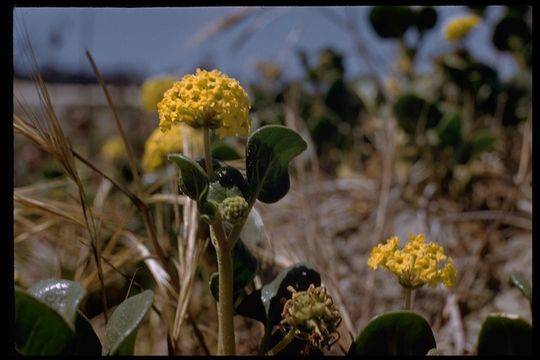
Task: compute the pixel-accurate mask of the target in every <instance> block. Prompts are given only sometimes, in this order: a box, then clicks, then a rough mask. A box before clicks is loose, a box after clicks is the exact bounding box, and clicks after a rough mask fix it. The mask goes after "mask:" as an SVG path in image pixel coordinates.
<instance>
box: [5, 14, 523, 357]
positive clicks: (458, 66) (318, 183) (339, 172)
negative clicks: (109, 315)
mask: <svg viewBox="0 0 540 360" xmlns="http://www.w3.org/2000/svg"><path fill="white" fill-rule="evenodd" d="M13 24H14V29H13V56H14V59H13V65H14V69H13V74H14V84H13V86H14V96H15V99H14V109H15V111H14V112H15V113H16V114H25V116H27V115H32V114H37V116H40V114H41V113H42V112H43V105H42V103H41V102H40V95H39V92H36V89H35V84H34V82H33V80H32V76H33V72H34V71H35V64H33V63H32V61H31V58H32V56H35V59H36V62H37V64H38V65H39V70H40V72H41V74H42V76H43V79H44V80H45V82H46V83H47V87H48V90H49V93H50V96H51V98H52V104H53V105H54V108H55V111H56V113H57V115H58V118H59V121H60V123H61V125H62V127H63V130H64V132H65V134H66V137H67V138H68V139H69V140H70V142H71V143H72V144H73V147H74V149H76V150H77V151H78V152H79V153H81V154H82V155H83V156H86V157H87V158H88V159H90V160H91V161H92V163H94V164H95V165H96V166H97V167H99V168H101V169H103V170H104V171H105V172H106V173H108V174H110V175H111V176H113V177H114V178H115V179H117V180H118V181H120V182H121V183H123V184H125V185H126V186H133V182H134V179H133V177H132V174H131V172H130V167H129V164H128V161H127V159H126V155H125V151H124V150H122V149H123V147H122V145H121V143H120V142H118V141H119V140H118V130H117V128H116V125H115V123H114V120H113V116H112V115H111V111H110V107H109V105H108V103H107V100H106V98H105V96H104V95H103V90H102V88H101V87H100V86H99V85H98V83H97V81H96V77H95V75H94V73H93V71H92V67H91V66H90V64H89V62H88V59H87V56H86V55H85V51H86V50H89V51H90V52H91V54H92V57H93V58H94V60H95V62H96V63H97V66H98V68H99V70H100V71H101V73H102V75H103V78H104V79H105V82H106V83H107V86H108V88H109V91H110V93H111V97H112V99H113V103H114V106H115V108H116V110H117V113H118V116H119V118H120V119H121V121H122V123H123V124H124V128H125V131H126V135H127V137H128V139H129V142H130V145H131V146H132V148H133V152H134V154H135V158H136V160H137V163H138V165H137V166H138V171H140V173H141V174H142V175H143V177H142V178H143V183H144V187H145V191H148V192H149V194H150V193H151V194H153V195H155V194H161V193H160V192H162V193H163V194H166V193H170V192H171V189H169V188H167V186H165V185H164V180H163V179H164V178H165V177H171V176H173V174H174V170H175V169H174V167H171V166H170V165H167V164H166V161H160V162H159V164H158V165H156V166H155V167H152V168H148V167H145V166H144V164H143V165H140V164H141V161H140V160H141V159H143V158H144V157H145V153H146V152H147V151H148V145H147V144H148V141H150V140H149V136H150V134H151V133H152V131H154V130H155V129H156V128H157V125H158V116H157V111H156V107H155V103H156V102H157V99H159V98H160V96H161V94H162V92H163V91H164V88H160V89H161V90H160V91H158V90H156V89H158V88H159V86H158V87H156V88H155V89H154V90H153V91H154V92H159V94H158V93H156V94H154V98H155V99H154V101H153V102H152V101H150V106H146V104H147V102H148V101H147V95H145V93H144V89H145V87H144V84H147V83H148V81H152V80H156V79H162V78H165V79H167V78H168V79H169V80H170V79H171V78H172V79H173V80H174V79H180V78H181V77H182V76H184V75H185V74H188V73H193V72H194V71H195V69H196V68H198V67H199V68H203V69H208V70H210V69H214V68H215V69H219V70H220V71H222V72H224V73H226V74H228V75H229V76H231V77H234V78H236V79H238V80H239V81H240V83H241V84H242V86H243V87H244V88H245V89H246V91H247V92H248V94H249V97H250V101H251V106H252V109H251V116H252V121H253V127H252V130H253V129H256V128H258V127H260V126H262V125H265V124H283V125H286V126H288V127H291V128H293V129H295V130H297V131H298V132H299V133H301V134H302V136H303V138H304V139H305V140H306V141H307V142H308V144H309V146H308V150H307V151H306V152H305V153H304V154H303V155H302V156H301V157H299V159H297V160H296V161H295V162H294V164H293V166H291V171H292V183H291V191H290V193H289V194H288V195H287V196H286V197H285V198H284V199H282V200H281V201H279V202H278V203H276V204H273V205H272V206H268V205H265V204H257V205H256V209H257V210H258V211H259V212H260V214H261V218H262V221H263V222H264V228H265V231H264V236H262V238H261V239H259V240H258V242H257V243H256V244H254V245H253V249H252V250H253V252H254V253H255V254H256V255H257V257H258V259H259V261H260V269H261V270H262V271H261V274H262V275H261V281H262V283H263V284H264V283H266V282H268V281H269V280H271V279H272V276H273V275H275V274H276V273H277V271H279V270H280V269H282V268H283V267H286V266H289V265H290V264H292V263H294V262H297V261H309V262H311V263H312V264H313V265H314V266H315V268H317V269H320V271H321V274H322V276H323V283H325V285H326V286H327V287H328V288H329V290H330V293H331V294H332V296H333V297H334V299H335V301H336V303H337V304H338V305H339V307H340V311H342V313H343V318H344V319H343V320H344V321H343V324H342V326H341V327H342V339H341V341H342V342H343V344H342V345H343V346H344V347H345V348H347V347H348V345H349V344H350V336H349V334H348V333H351V334H356V333H357V331H358V329H360V328H361V327H363V326H364V325H365V324H366V323H367V321H368V320H369V319H370V318H371V317H372V316H374V315H375V314H377V313H379V312H382V311H388V310H392V309H397V308H399V307H400V306H401V298H400V289H399V286H398V285H397V283H394V282H393V281H389V279H390V275H389V274H385V273H384V272H382V271H371V270H369V268H368V266H367V264H366V261H367V258H368V256H369V252H370V250H371V248H372V247H373V246H375V245H376V244H378V243H380V242H382V241H384V240H386V239H387V238H388V237H389V236H391V235H394V234H395V235H398V236H400V237H401V238H402V241H404V239H406V238H407V235H408V234H409V233H411V232H413V233H419V232H422V233H424V234H426V235H427V238H428V240H431V241H437V242H439V243H440V244H441V245H442V246H443V247H445V249H447V250H446V253H447V254H449V255H450V256H451V257H452V258H453V259H454V262H455V264H456V268H457V272H458V285H457V286H456V288H455V289H454V290H452V291H447V290H446V289H442V288H436V289H421V290H419V291H417V295H416V299H415V305H414V307H415V310H417V311H418V312H420V313H421V314H422V315H423V316H425V317H426V318H427V319H428V321H429V322H430V324H431V325H432V327H433V329H434V332H435V335H436V340H437V344H438V347H439V348H440V349H442V351H443V352H444V353H445V354H473V353H474V351H475V346H476V339H477V336H478V332H479V329H480V324H481V321H483V319H484V318H485V316H486V315H487V313H489V312H492V311H504V312H509V313H513V314H518V315H520V316H523V317H525V318H527V319H529V320H530V319H531V312H530V308H529V306H528V304H527V301H526V299H524V298H523V297H522V296H521V294H520V292H519V291H518V290H517V289H516V288H515V287H513V286H512V285H511V284H510V283H509V280H508V279H509V276H510V274H512V273H514V272H520V273H522V274H524V276H525V278H527V279H531V277H532V162H531V151H532V136H531V129H532V108H531V99H532V98H531V88H532V78H531V67H532V9H531V7H527V6H435V7H424V6H375V7H373V6H355V7H311V6H310V7H204V8H203V7H192V8H23V7H19V8H16V9H15V10H14V13H13ZM27 39H29V40H30V43H31V46H30V44H29V42H28V41H27ZM32 53H33V55H32ZM167 81H168V80H167ZM166 88H167V87H165V89H166ZM152 104H153V105H152ZM115 141H116V145H115ZM244 143H245V140H242V139H232V138H227V139H225V140H223V141H221V142H219V143H218V145H219V146H216V148H215V149H214V150H215V152H216V155H217V156H218V157H219V156H222V159H223V160H227V161H238V159H239V158H240V157H241V156H242V154H243V145H244ZM118 144H120V145H118ZM218 148H219V149H218ZM14 149H15V155H14V156H15V169H14V185H15V192H16V199H15V200H16V201H15V267H16V269H17V273H18V276H19V280H18V281H20V282H21V283H26V284H33V283H34V282H36V281H38V280H40V279H42V278H47V277H64V278H75V279H78V280H79V281H82V280H85V281H86V282H84V281H83V283H84V284H85V286H87V287H88V288H91V289H93V291H97V288H98V287H97V278H96V276H94V277H93V278H91V279H90V278H89V275H85V273H84V272H82V271H81V270H80V269H81V268H80V263H79V262H76V261H75V260H76V259H77V258H78V257H81V256H82V255H77V254H79V253H78V251H79V248H78V247H77V244H76V243H75V244H74V243H73V241H71V238H70V237H69V236H71V235H72V233H70V232H69V231H68V230H66V229H68V227H66V226H67V225H65V224H63V225H62V221H59V220H58V219H57V218H54V216H56V217H58V213H59V209H61V206H64V205H65V204H64V205H62V202H64V203H69V204H71V205H73V206H75V205H76V202H75V201H74V198H75V195H73V194H75V193H74V192H73V189H72V188H70V187H69V186H67V185H66V181H65V175H64V174H65V169H63V168H62V165H61V164H60V163H59V162H58V161H56V160H55V159H54V158H52V157H51V156H50V155H49V154H48V153H47V152H46V151H45V150H44V149H42V148H40V147H39V146H36V145H35V144H34V143H32V142H30V141H29V140H28V138H26V137H24V136H21V135H20V134H18V133H17V132H16V134H15V139H14ZM224 149H225V150H224ZM173 150H174V149H173ZM174 151H181V149H175V150H174ZM219 154H221V155H219ZM159 156H164V154H160V155H159ZM79 170H80V172H81V177H82V178H83V181H84V183H85V186H87V187H88V190H87V191H88V194H90V196H91V197H92V198H93V199H94V204H99V206H98V208H99V209H100V210H103V211H105V214H106V216H107V217H108V220H107V222H106V224H108V225H110V226H112V227H114V226H116V225H117V224H120V223H122V222H123V221H126V222H125V224H124V225H125V226H126V229H129V231H131V232H132V233H133V234H137V236H139V235H140V234H141V233H144V231H143V230H141V229H143V225H142V223H141V221H140V219H138V220H137V219H135V218H134V219H131V220H130V221H129V222H128V221H127V220H124V218H123V216H125V213H126V211H125V206H124V205H125V204H124V203H125V201H124V203H123V202H122V201H120V200H119V199H120V198H121V196H122V195H121V194H119V193H118V191H116V192H114V191H113V190H111V186H110V185H108V186H109V187H108V188H107V185H104V182H103V179H102V178H101V177H99V176H96V174H94V173H92V172H91V171H90V170H88V169H87V168H84V167H81V168H80V169H79ZM40 184H41V185H40ZM66 192H67V193H68V194H69V195H66ZM105 199H107V201H105ZM111 199H115V200H114V201H111ZM53 200H54V201H53ZM44 203H45V204H48V205H50V206H53V210H54V211H50V210H51V209H49V211H46V210H44V209H45V207H44V206H43V204H44ZM74 204H75V205H74ZM159 205H160V206H161V205H163V207H159V206H158V204H156V205H155V208H154V207H153V206H154V204H152V211H156V218H159V216H161V215H164V216H163V217H162V218H163V219H164V220H163V221H162V223H159V224H158V228H159V229H161V230H159V232H160V235H161V236H163V237H164V238H165V239H168V236H170V237H171V238H174V236H172V235H170V234H173V233H174V231H176V230H175V229H173V227H172V225H171V223H172V221H171V219H172V217H173V215H172V211H171V210H170V208H167V207H166V206H165V205H167V206H169V205H170V204H159ZM40 206H41V207H40ZM66 206H67V205H66ZM96 206H97V205H96ZM123 206H124V207H123ZM64 210H66V211H67V212H69V211H74V210H73V209H72V208H70V209H64ZM68 210H69V211H68ZM51 214H53V215H54V216H53V215H51ZM51 216H53V218H54V219H55V220H53V219H51ZM104 224H105V222H104ZM60 225H62V226H63V227H62V226H60ZM72 225H73V224H72ZM108 225H107V226H108ZM104 229H105V230H103V231H104V232H105V235H104V237H106V235H107V234H108V233H107V231H108V230H106V226H105V225H104ZM111 231H112V230H111ZM70 234H71V235H70ZM141 236H142V235H141ZM142 237H144V236H142ZM145 241H148V239H145ZM163 241H164V243H166V244H168V242H167V241H168V240H163ZM165 246H166V247H167V246H169V245H165ZM175 246H176V245H175V244H174V242H173V240H171V245H170V247H171V248H173V249H174V248H175ZM36 249H37V250H39V251H36ZM111 249H113V247H112V246H111ZM123 250H125V251H126V253H125V254H124V255H125V256H124V255H123V257H122V258H121V259H120V258H119V257H117V258H115V259H116V260H117V263H115V264H116V265H117V267H118V268H122V269H125V272H126V273H128V274H132V273H133V272H136V273H137V281H139V282H140V283H142V284H150V285H148V286H149V287H150V286H153V285H152V284H153V283H152V282H151V281H150V280H149V279H150V278H151V277H150V276H149V275H148V273H147V271H146V270H140V269H141V267H142V265H141V264H142V260H140V259H139V260H135V259H134V258H132V257H131V258H130V255H129V251H130V250H129V247H127V246H126V247H125V248H122V251H123ZM74 254H75V255H74ZM114 254H116V253H112V255H111V256H113V255H114ZM126 254H128V255H126ZM320 254H325V255H324V257H322V256H321V255H320ZM114 256H117V255H114ZM199 266H200V267H199V268H198V269H199V270H198V272H196V273H197V276H199V277H200V278H201V279H203V280H201V281H194V283H193V289H192V293H193V296H194V297H198V299H200V301H197V302H194V303H193V304H191V305H190V307H189V310H188V311H189V313H190V314H191V315H190V316H191V317H192V318H194V319H197V322H199V323H200V324H201V326H202V330H201V331H202V332H203V334H204V335H205V336H206V337H207V341H208V342H209V343H210V344H212V342H213V341H215V325H216V324H215V323H213V322H215V314H214V312H215V307H214V303H213V299H212V298H211V296H210V295H209V292H208V288H207V286H206V283H205V281H206V280H205V279H207V276H208V274H211V269H212V268H213V267H215V262H214V260H213V259H212V258H211V257H210V259H206V260H204V261H202V263H200V264H199ZM206 268H208V269H209V270H205V269H206ZM135 269H138V270H139V271H138V272H137V271H136V270H135ZM323 271H324V272H323ZM201 274H202V275H201ZM110 276H111V278H112V279H113V280H114V281H112V280H111V281H112V283H110V284H109V286H110V287H111V288H112V289H114V290H111V291H109V296H110V297H111V299H110V302H111V304H114V302H115V299H116V300H118V299H121V298H122V297H123V296H124V295H125V293H124V292H123V291H125V289H126V288H127V286H128V285H129V280H126V279H125V278H123V277H122V276H118V274H115V273H114V272H112V273H111V274H110ZM145 279H146V280H145ZM197 279H198V280H200V279H199V278H197ZM190 286H191V285H190ZM118 301H119V300H118ZM92 304H93V305H92ZM96 304H97V305H96ZM92 306H94V308H99V302H98V301H97V300H96V301H94V302H93V303H92V302H90V305H88V307H87V309H86V311H87V312H86V314H87V315H88V317H89V318H92V316H96V318H95V319H93V324H95V325H96V324H98V323H99V321H102V320H101V318H98V316H97V314H98V311H97V310H95V309H94V308H92ZM236 325H237V327H238V329H242V330H239V334H238V335H237V338H238V339H239V340H237V341H238V343H239V344H242V345H240V346H239V352H240V353H254V352H256V347H257V340H258V338H257V337H256V336H253V334H254V333H257V332H260V333H261V334H262V330H261V329H260V328H259V327H258V326H257V325H259V324H258V323H257V324H253V323H251V322H249V321H248V320H244V319H243V318H242V319H238V323H237V324H236ZM96 326H97V325H96ZM184 328H185V329H184V330H185V331H186V336H185V337H183V338H182V343H181V345H180V346H179V349H180V352H181V353H184V354H191V353H198V354H204V351H203V347H201V345H200V343H199V341H198V340H196V339H194V338H193V335H191V330H190V328H189V327H186V326H185V327H184ZM159 329H160V322H159V320H158V319H157V317H155V316H154V317H151V319H150V320H149V322H148V324H147V325H146V327H145V328H144V329H142V330H141V334H140V335H139V338H140V339H145V340H141V341H140V342H138V343H137V344H138V345H137V346H138V347H137V348H136V353H139V354H166V343H165V340H164V339H165V336H164V334H163V333H162V332H160V331H161V330H159ZM336 351H337V352H335V353H340V352H339V351H338V350H336Z"/></svg>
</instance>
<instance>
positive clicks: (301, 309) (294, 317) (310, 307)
mask: <svg viewBox="0 0 540 360" xmlns="http://www.w3.org/2000/svg"><path fill="white" fill-rule="evenodd" d="M287 289H288V290H289V291H290V292H292V298H291V299H289V300H287V302H286V303H285V305H284V307H283V312H282V314H281V316H282V318H283V319H282V320H281V322H280V327H281V329H282V331H288V330H290V329H295V333H294V335H295V336H296V337H297V338H299V339H302V340H306V341H308V342H309V343H310V344H311V345H312V346H314V347H316V348H319V349H322V348H323V347H326V348H327V349H330V347H331V346H332V345H333V344H335V343H336V342H337V341H338V340H339V332H338V331H337V328H338V326H339V324H340V322H341V315H340V314H339V311H338V310H337V308H336V306H335V305H334V301H333V300H332V297H331V296H330V295H329V294H328V293H327V291H326V288H325V287H323V286H319V287H315V286H314V285H313V284H311V285H310V286H309V288H308V289H307V290H306V291H298V292H297V291H295V290H294V288H293V287H292V286H289V287H288V288H287Z"/></svg>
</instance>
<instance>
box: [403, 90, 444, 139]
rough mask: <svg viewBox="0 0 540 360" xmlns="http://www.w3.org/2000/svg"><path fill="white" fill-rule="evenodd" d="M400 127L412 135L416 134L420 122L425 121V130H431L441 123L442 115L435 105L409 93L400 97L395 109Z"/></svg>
mask: <svg viewBox="0 0 540 360" xmlns="http://www.w3.org/2000/svg"><path fill="white" fill-rule="evenodd" d="M393 112H394V115H395V116H396V118H397V121H398V124H399V126H400V127H401V128H402V129H403V130H404V131H406V132H407V133H408V134H410V135H414V134H415V133H416V127H417V126H418V122H419V121H420V120H421V119H423V120H424V121H425V126H424V129H430V128H433V127H435V126H437V124H438V123H439V121H440V120H441V118H442V113H441V112H440V110H439V109H438V108H437V107H436V106H435V105H434V104H430V103H428V102H427V101H426V100H424V99H422V98H421V97H419V96H417V95H415V94H412V93H409V94H404V95H402V96H400V97H399V99H398V100H397V101H396V103H395V104H394V107H393Z"/></svg>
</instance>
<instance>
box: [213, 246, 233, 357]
mask: <svg viewBox="0 0 540 360" xmlns="http://www.w3.org/2000/svg"><path fill="white" fill-rule="evenodd" d="M217 260H218V273H219V301H218V322H219V338H218V355H235V354H236V344H235V338H234V323H233V306H234V304H233V267H232V266H233V261H232V252H231V248H230V247H228V246H227V247H225V248H224V249H223V248H221V249H217Z"/></svg>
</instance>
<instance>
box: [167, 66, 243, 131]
mask: <svg viewBox="0 0 540 360" xmlns="http://www.w3.org/2000/svg"><path fill="white" fill-rule="evenodd" d="M158 111H159V127H160V129H161V131H163V132H165V131H168V130H169V129H170V128H171V126H172V125H173V124H177V123H185V124H187V125H189V126H191V127H193V128H199V127H203V126H204V127H208V128H210V129H216V134H217V135H218V136H219V137H220V138H222V137H224V136H229V135H243V136H247V135H249V131H250V128H251V119H250V117H249V100H248V95H247V93H246V91H245V90H244V89H243V88H242V87H241V86H240V84H239V83H238V81H236V80H235V79H232V78H230V77H228V76H227V75H225V74H222V73H221V72H219V71H218V70H212V71H206V70H201V69H197V72H196V73H195V75H191V74H190V75H186V76H184V77H183V78H182V79H181V80H180V81H177V82H175V83H174V85H173V86H172V87H171V88H170V89H169V90H167V91H166V92H165V94H164V97H163V99H162V100H161V101H160V102H159V104H158Z"/></svg>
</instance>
